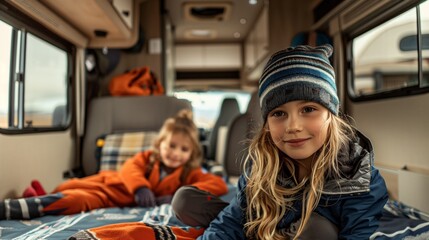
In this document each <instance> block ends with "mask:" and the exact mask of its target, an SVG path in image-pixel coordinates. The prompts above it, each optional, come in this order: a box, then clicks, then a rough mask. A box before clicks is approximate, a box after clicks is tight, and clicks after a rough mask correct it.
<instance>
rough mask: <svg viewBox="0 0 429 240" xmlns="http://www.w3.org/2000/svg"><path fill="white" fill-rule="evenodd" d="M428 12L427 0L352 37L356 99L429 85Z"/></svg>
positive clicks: (405, 92) (352, 86) (352, 87)
mask: <svg viewBox="0 0 429 240" xmlns="http://www.w3.org/2000/svg"><path fill="white" fill-rule="evenodd" d="M427 12H429V2H424V3H422V4H420V5H419V6H417V7H415V8H412V9H410V10H408V11H406V12H404V13H402V14H400V15H398V16H396V17H395V18H393V19H391V20H389V21H387V22H384V23H383V24H381V25H378V26H377V27H375V28H373V29H371V30H369V31H367V32H365V33H363V34H361V35H359V36H357V37H355V38H354V39H353V40H352V52H353V76H352V78H351V79H350V81H351V82H350V84H349V86H350V87H349V90H350V91H349V93H350V95H351V96H352V98H355V99H356V98H358V99H359V98H365V97H368V96H379V97H386V96H387V94H388V93H390V94H391V96H399V95H409V94H410V93H413V92H416V93H417V92H422V91H421V89H422V88H424V87H427V86H429V79H428V76H429V48H428V44H429V38H428V37H429V16H428V15H427V14H425V13H427ZM419 43H420V44H419ZM420 55H421V56H422V58H420ZM420 64H422V65H421V66H422V68H421V69H420V67H419V65H420ZM392 93H393V94H392Z"/></svg>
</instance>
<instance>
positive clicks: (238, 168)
mask: <svg viewBox="0 0 429 240" xmlns="http://www.w3.org/2000/svg"><path fill="white" fill-rule="evenodd" d="M261 125H262V115H261V109H260V107H259V97H258V94H257V92H254V93H253V94H252V96H251V98H250V101H249V105H248V107H247V110H246V113H244V114H240V115H239V116H237V117H235V118H234V119H233V120H232V122H231V123H230V124H229V126H228V133H227V137H226V146H225V157H224V162H223V164H224V170H225V173H226V175H227V177H228V178H234V177H238V176H240V174H241V172H242V163H243V160H244V158H245V156H246V153H247V152H246V151H247V147H248V146H249V142H250V139H251V138H252V137H253V136H254V135H255V133H256V132H257V131H258V130H259V128H260V127H261Z"/></svg>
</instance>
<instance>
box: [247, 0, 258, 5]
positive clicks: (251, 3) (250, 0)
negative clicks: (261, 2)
mask: <svg viewBox="0 0 429 240" xmlns="http://www.w3.org/2000/svg"><path fill="white" fill-rule="evenodd" d="M257 3H258V0H249V4H250V5H255V4H257Z"/></svg>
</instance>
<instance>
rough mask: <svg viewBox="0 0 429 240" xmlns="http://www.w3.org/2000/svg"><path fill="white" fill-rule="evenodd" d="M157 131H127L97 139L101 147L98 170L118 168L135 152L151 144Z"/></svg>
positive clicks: (147, 147) (143, 149) (98, 145)
mask: <svg viewBox="0 0 429 240" xmlns="http://www.w3.org/2000/svg"><path fill="white" fill-rule="evenodd" d="M157 136H158V132H129V133H116V134H108V135H105V136H102V137H100V138H98V139H97V147H98V148H100V147H101V151H100V152H99V154H100V168H99V170H100V171H102V170H119V169H120V168H121V166H122V164H124V162H125V161H126V160H127V159H129V158H131V157H133V156H134V155H135V154H137V153H139V152H142V151H145V150H147V149H149V148H150V147H151V146H152V143H153V141H154V140H155V138H156V137H157Z"/></svg>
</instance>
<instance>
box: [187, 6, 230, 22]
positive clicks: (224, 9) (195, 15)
mask: <svg viewBox="0 0 429 240" xmlns="http://www.w3.org/2000/svg"><path fill="white" fill-rule="evenodd" d="M231 9H232V3H231V2H186V3H184V4H183V10H184V14H183V16H184V18H185V20H190V21H198V22H200V21H216V22H219V21H226V20H228V19H229V17H230V15H231Z"/></svg>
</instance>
